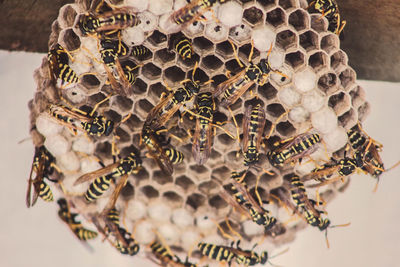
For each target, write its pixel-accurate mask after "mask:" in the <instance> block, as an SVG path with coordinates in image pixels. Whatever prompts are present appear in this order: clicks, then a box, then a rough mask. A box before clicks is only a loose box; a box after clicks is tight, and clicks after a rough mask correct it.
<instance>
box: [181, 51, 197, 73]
mask: <svg viewBox="0 0 400 267" xmlns="http://www.w3.org/2000/svg"><path fill="white" fill-rule="evenodd" d="M177 59H178V60H177V63H178V65H179V66H180V67H181V68H182V70H184V71H187V70H188V69H189V68H193V67H194V65H195V64H196V62H197V63H198V62H199V61H200V56H199V55H198V54H196V53H195V54H193V55H192V57H191V58H186V59H183V58H182V57H180V56H178V58H177Z"/></svg>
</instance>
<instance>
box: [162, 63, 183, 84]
mask: <svg viewBox="0 0 400 267" xmlns="http://www.w3.org/2000/svg"><path fill="white" fill-rule="evenodd" d="M164 78H165V79H167V80H168V82H169V83H179V82H181V81H182V80H184V79H185V73H184V72H183V71H182V70H181V69H180V68H178V67H176V66H172V67H169V68H168V69H166V70H164Z"/></svg>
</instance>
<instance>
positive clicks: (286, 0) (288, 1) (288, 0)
mask: <svg viewBox="0 0 400 267" xmlns="http://www.w3.org/2000/svg"><path fill="white" fill-rule="evenodd" d="M279 5H280V6H281V7H283V8H284V9H289V8H291V7H296V1H295V0H279Z"/></svg>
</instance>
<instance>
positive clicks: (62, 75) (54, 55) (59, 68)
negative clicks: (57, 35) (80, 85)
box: [47, 43, 79, 84]
mask: <svg viewBox="0 0 400 267" xmlns="http://www.w3.org/2000/svg"><path fill="white" fill-rule="evenodd" d="M70 57H71V55H70V54H69V52H68V51H67V50H66V49H65V48H64V47H62V46H61V45H60V44H58V43H57V44H55V45H54V46H53V48H52V49H50V51H49V53H48V54H47V60H48V61H49V65H50V71H51V73H52V76H53V78H55V80H57V79H60V80H61V84H64V82H65V83H68V84H72V83H77V82H78V81H79V77H78V75H77V74H76V72H75V71H74V70H73V69H71V67H70V66H69V58H70Z"/></svg>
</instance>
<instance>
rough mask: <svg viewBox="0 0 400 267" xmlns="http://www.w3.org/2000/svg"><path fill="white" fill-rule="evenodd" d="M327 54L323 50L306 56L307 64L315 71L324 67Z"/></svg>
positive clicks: (326, 62) (326, 61)
mask: <svg viewBox="0 0 400 267" xmlns="http://www.w3.org/2000/svg"><path fill="white" fill-rule="evenodd" d="M328 60H329V59H328V55H327V54H325V53H324V52H317V53H315V54H313V55H311V56H310V57H309V58H308V65H309V66H311V67H312V68H313V69H314V70H315V71H316V72H318V71H319V70H320V69H323V68H325V66H326V65H327V64H329V62H328Z"/></svg>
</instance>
